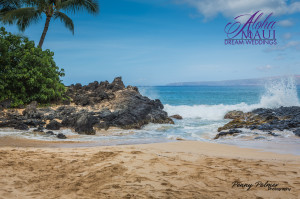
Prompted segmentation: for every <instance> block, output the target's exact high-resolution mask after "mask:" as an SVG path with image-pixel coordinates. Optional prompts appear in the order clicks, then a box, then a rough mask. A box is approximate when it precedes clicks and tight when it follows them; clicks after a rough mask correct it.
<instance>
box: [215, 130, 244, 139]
mask: <svg viewBox="0 0 300 199" xmlns="http://www.w3.org/2000/svg"><path fill="white" fill-rule="evenodd" d="M241 132H242V131H241V130H238V129H230V130H229V131H226V132H223V131H222V132H220V133H218V134H217V135H216V137H215V138H214V139H219V138H220V137H223V136H227V135H236V134H239V133H241Z"/></svg>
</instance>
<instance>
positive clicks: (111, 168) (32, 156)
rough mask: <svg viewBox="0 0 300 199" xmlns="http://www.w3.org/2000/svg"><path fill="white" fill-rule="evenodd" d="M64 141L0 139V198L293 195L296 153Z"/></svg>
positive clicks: (299, 161) (299, 188)
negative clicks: (100, 145)
mask: <svg viewBox="0 0 300 199" xmlns="http://www.w3.org/2000/svg"><path fill="white" fill-rule="evenodd" d="M69 144H70V145H69V146H71V147H67V148H66V147H60V145H61V143H60V142H55V143H53V142H52V143H49V142H40V141H31V140H26V141H24V140H18V139H12V138H0V167H1V169H0V199H7V198H22V199H23V198H25V199H26V198H298V196H299V195H300V156H295V155H287V154H276V153H271V152H262V151H259V150H255V149H246V148H239V147H236V146H230V145H223V144H214V143H205V142H197V141H182V142H173V143H157V144H144V145H122V146H103V147H72V145H73V144H74V143H69ZM64 145H68V143H65V144H64ZM251 184H252V187H251V188H250V189H249V190H248V191H247V189H248V188H249V186H251ZM233 185H234V186H233ZM257 185H258V186H257ZM271 185H273V186H272V187H270V186H271ZM268 186H269V187H270V188H268ZM282 188H283V189H282ZM268 189H270V190H268Z"/></svg>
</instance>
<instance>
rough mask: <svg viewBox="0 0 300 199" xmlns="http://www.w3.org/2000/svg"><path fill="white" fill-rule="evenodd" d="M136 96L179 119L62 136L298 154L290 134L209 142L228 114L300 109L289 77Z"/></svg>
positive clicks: (149, 90)
mask: <svg viewBox="0 0 300 199" xmlns="http://www.w3.org/2000/svg"><path fill="white" fill-rule="evenodd" d="M139 91H140V93H141V94H143V95H145V96H148V97H149V98H151V99H160V100H161V102H162V103H163V105H164V110H165V111H166V112H168V114H169V115H175V114H179V115H181V116H182V117H183V119H182V120H176V119H175V120H174V121H175V124H174V125H171V124H149V125H146V126H145V127H144V128H142V129H141V130H117V129H112V130H109V131H108V132H105V133H104V134H103V133H99V134H97V135H95V136H88V135H77V134H76V133H74V132H72V131H71V130H61V132H62V133H64V134H66V135H67V136H68V137H69V139H67V140H68V141H70V140H73V141H92V142H93V144H94V145H119V144H142V143H155V142H172V141H178V140H199V141H205V142H217V143H223V144H232V145H238V146H240V147H250V148H259V149H263V150H267V151H275V152H279V153H292V154H298V155H300V138H299V137H296V136H295V135H294V134H293V133H292V132H291V131H283V132H279V133H280V135H281V136H279V137H273V136H270V135H267V133H266V132H262V131H256V132H255V133H253V132H250V131H249V130H247V129H243V133H241V134H240V135H238V136H227V137H222V138H220V139H218V140H214V139H213V138H214V137H215V135H216V134H217V133H218V132H217V129H218V127H221V126H223V125H224V124H226V123H227V122H229V120H225V119H223V117H224V115H225V114H226V113H227V112H228V111H231V110H241V111H246V112H247V111H251V110H253V109H255V108H276V107H280V106H299V105H300V103H299V96H300V88H299V87H297V86H296V85H295V81H294V80H293V79H292V78H285V79H281V80H276V81H274V80H273V81H271V82H266V84H265V85H264V86H141V87H139ZM5 135H14V136H22V137H25V138H28V139H38V140H49V141H50V140H56V138H54V137H47V136H43V135H39V134H33V133H30V132H22V131H16V130H14V131H11V130H1V132H0V136H5ZM258 138H259V139H258ZM67 140H66V141H67Z"/></svg>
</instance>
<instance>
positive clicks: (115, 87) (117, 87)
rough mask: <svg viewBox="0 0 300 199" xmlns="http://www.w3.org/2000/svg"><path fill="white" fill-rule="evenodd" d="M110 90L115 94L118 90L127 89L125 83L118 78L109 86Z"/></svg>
mask: <svg viewBox="0 0 300 199" xmlns="http://www.w3.org/2000/svg"><path fill="white" fill-rule="evenodd" d="M107 88H108V89H111V90H112V91H113V92H115V91H118V90H123V89H124V88H125V86H124V83H123V81H122V78H121V77H116V78H115V79H114V81H113V82H112V83H111V84H110V85H108V87H107Z"/></svg>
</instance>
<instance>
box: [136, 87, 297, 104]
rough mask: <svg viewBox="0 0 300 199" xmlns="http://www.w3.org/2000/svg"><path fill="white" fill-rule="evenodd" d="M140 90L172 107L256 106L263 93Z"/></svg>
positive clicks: (258, 90)
mask: <svg viewBox="0 0 300 199" xmlns="http://www.w3.org/2000/svg"><path fill="white" fill-rule="evenodd" d="M140 90H141V92H142V93H143V94H145V95H146V96H149V97H151V98H159V99H160V100H161V102H162V103H163V104H169V105H172V106H177V105H200V104H206V105H217V104H225V105H234V104H239V103H242V102H244V103H246V104H256V103H259V101H260V97H261V96H262V95H263V94H264V92H265V89H264V87H257V86H255V87H253V86H231V87H226V86H156V87H140ZM298 91H300V88H298Z"/></svg>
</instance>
